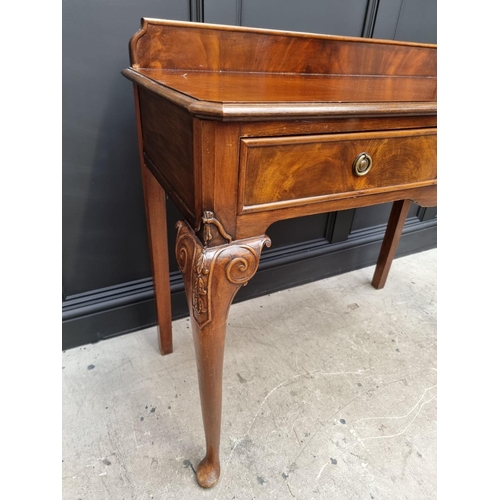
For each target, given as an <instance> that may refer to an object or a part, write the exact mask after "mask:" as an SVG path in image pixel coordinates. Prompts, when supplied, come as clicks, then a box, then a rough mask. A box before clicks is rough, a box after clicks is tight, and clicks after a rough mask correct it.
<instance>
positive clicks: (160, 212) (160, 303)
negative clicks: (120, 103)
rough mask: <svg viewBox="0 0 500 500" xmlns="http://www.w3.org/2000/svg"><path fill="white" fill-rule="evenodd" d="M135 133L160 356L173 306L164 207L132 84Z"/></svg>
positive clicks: (166, 347)
mask: <svg viewBox="0 0 500 500" xmlns="http://www.w3.org/2000/svg"><path fill="white" fill-rule="evenodd" d="M134 100H135V110H136V123H137V136H138V138H139V151H140V165H141V176H142V187H143V192H144V204H145V209H146V225H147V228H148V237H149V251H150V258H151V274H152V276H153V284H154V288H155V303H156V316H157V320H158V327H157V328H158V346H159V349H160V353H161V354H162V355H165V354H170V353H171V352H172V351H173V342H172V307H171V300H170V269H169V259H168V251H167V249H168V237H167V211H166V209H167V207H166V196H165V191H164V190H163V188H162V186H161V185H160V184H159V183H158V181H157V180H156V178H155V177H154V175H153V174H152V173H151V171H150V170H149V169H148V168H147V167H146V164H145V162H144V155H143V146H144V144H143V141H142V137H143V136H142V124H141V120H140V116H141V113H140V103H139V93H138V88H137V87H134Z"/></svg>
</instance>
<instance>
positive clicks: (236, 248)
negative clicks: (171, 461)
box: [175, 222, 270, 488]
mask: <svg viewBox="0 0 500 500" xmlns="http://www.w3.org/2000/svg"><path fill="white" fill-rule="evenodd" d="M177 228H178V233H177V242H176V251H175V252H176V257H177V261H178V263H179V269H180V271H181V273H182V275H183V278H184V284H185V287H186V295H187V299H188V305H189V310H190V313H191V326H192V330H193V340H194V346H195V351H196V363H197V366H198V384H199V389H200V399H201V410H202V415H203V427H204V429H205V440H206V450H207V451H206V455H205V458H203V460H202V461H201V462H200V464H199V465H198V469H197V471H196V477H197V479H198V483H199V484H200V485H201V486H203V487H205V488H210V487H211V486H214V485H215V484H216V483H217V481H218V479H219V475H220V460H219V444H220V429H221V414H222V367H223V360H224V342H225V338H226V321H227V315H228V312H229V307H230V305H231V302H232V301H233V298H234V296H235V295H236V292H237V291H238V290H239V289H240V287H241V286H242V285H245V284H246V283H247V282H248V281H249V280H250V278H251V277H252V276H253V275H254V274H255V272H256V271H257V267H258V265H259V260H260V255H261V251H262V247H263V245H264V244H267V245H269V244H270V240H269V238H267V237H266V236H261V237H257V238H249V239H245V240H240V241H235V242H232V243H230V244H226V245H221V246H215V247H210V248H207V247H205V246H203V245H202V244H201V242H200V241H199V240H198V238H196V236H195V235H194V233H193V231H192V230H191V228H190V227H189V226H188V225H187V224H186V223H184V222H179V223H177Z"/></svg>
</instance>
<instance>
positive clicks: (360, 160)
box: [352, 153, 373, 177]
mask: <svg viewBox="0 0 500 500" xmlns="http://www.w3.org/2000/svg"><path fill="white" fill-rule="evenodd" d="M372 165H373V161H372V157H371V156H370V155H369V154H368V153H360V154H359V155H358V156H357V157H356V159H355V160H354V163H353V164H352V171H353V173H354V175H357V176H358V177H362V176H363V175H366V174H367V173H368V172H369V171H370V169H371V168H372Z"/></svg>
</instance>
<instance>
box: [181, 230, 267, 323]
mask: <svg viewBox="0 0 500 500" xmlns="http://www.w3.org/2000/svg"><path fill="white" fill-rule="evenodd" d="M264 245H266V246H268V247H269V246H270V245H271V240H270V239H269V238H268V237H267V236H265V235H263V236H258V237H256V238H248V239H245V240H239V241H233V242H231V243H229V244H227V245H221V246H216V247H211V248H207V247H205V246H203V245H202V243H201V242H200V240H199V239H198V238H197V237H196V235H195V233H194V232H193V230H192V229H191V228H190V227H189V226H188V225H187V224H186V223H185V222H178V223H177V241H176V248H175V255H176V258H177V263H178V264H179V269H180V271H181V273H182V275H183V277H184V283H185V286H186V293H187V298H188V304H189V307H190V310H191V314H192V316H193V319H194V320H195V321H196V323H197V324H198V326H199V327H200V328H204V327H205V326H206V325H207V324H208V323H210V322H211V321H212V320H214V318H215V317H216V316H217V317H219V318H221V317H226V316H227V309H228V307H229V305H230V304H231V302H232V300H233V297H234V295H235V294H236V292H237V291H238V290H239V288H240V287H241V286H242V285H246V284H247V283H248V281H249V280H250V279H251V278H252V276H254V274H255V273H256V272H257V268H258V266H259V261H260V255H261V252H262V248H263V247H264ZM214 293H215V294H217V302H218V303H219V304H220V305H222V304H224V305H226V307H224V306H223V309H224V310H223V311H214V306H213V295H214ZM221 313H222V314H221Z"/></svg>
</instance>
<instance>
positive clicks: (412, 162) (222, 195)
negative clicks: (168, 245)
mask: <svg viewBox="0 0 500 500" xmlns="http://www.w3.org/2000/svg"><path fill="white" fill-rule="evenodd" d="M436 52H437V51H436V46H435V45H424V44H415V43H406V42H392V41H384V40H367V39H362V38H348V37H334V36H326V35H325V36H323V35H309V34H304V33H290V32H278V31H273V30H259V29H254V28H241V27H231V26H216V25H207V24H199V23H181V22H174V21H163V20H154V19H145V20H143V24H142V28H141V30H140V31H139V32H137V33H136V34H135V35H134V37H132V40H131V42H130V57H131V64H132V67H131V68H127V69H125V70H124V71H123V72H122V73H123V74H124V76H126V77H127V78H128V79H130V80H131V81H132V82H134V84H135V85H137V86H138V87H139V88H140V99H141V113H140V119H139V124H140V122H141V121H142V126H143V135H144V144H142V142H141V139H140V141H139V144H140V147H141V150H143V152H144V155H143V158H144V165H145V166H146V167H147V169H148V170H149V172H148V175H149V173H152V174H153V175H154V176H155V178H156V179H157V180H158V182H159V183H160V184H161V185H162V186H163V187H164V188H165V189H166V190H167V192H168V194H169V195H171V196H172V199H173V200H174V201H175V202H176V204H178V206H179V208H180V209H181V211H182V213H183V214H184V215H185V216H186V218H187V221H188V223H189V224H188V223H186V222H181V223H179V224H178V235H177V242H176V256H177V260H178V264H179V268H180V270H181V272H182V274H183V278H184V282H185V287H186V293H187V299H188V304H189V308H190V313H191V324H192V329H193V337H194V344H195V349H196V359H197V365H198V379H199V387H200V396H201V404H202V414H203V423H204V428H205V437H206V445H207V453H206V456H205V458H204V459H203V460H202V461H201V463H200V465H199V466H198V470H197V478H198V482H199V484H200V485H202V486H204V487H211V486H213V485H214V484H215V483H216V482H217V481H218V479H219V475H220V463H219V441H220V424H221V401H222V365H223V357H224V340H225V333H226V319H227V314H228V311H229V307H230V304H231V301H232V299H233V297H234V295H235V293H236V292H237V290H238V289H239V288H240V287H241V286H242V285H244V284H245V283H246V282H247V281H248V280H249V279H250V278H251V277H252V276H253V275H254V273H255V272H256V270H257V266H258V263H259V259H260V252H261V249H262V246H263V245H264V244H269V239H268V238H267V237H266V236H265V232H266V230H267V228H268V227H269V225H270V224H272V223H273V222H276V221H278V220H282V219H289V218H293V217H300V216H304V215H312V214H319V213H324V212H331V211H337V210H345V209H350V208H356V207H366V206H370V205H375V204H378V203H384V202H396V203H395V204H394V209H393V212H392V215H391V222H390V223H389V226H388V230H387V233H386V238H385V240H384V244H383V247H382V251H381V257H380V261H379V265H378V266H377V272H376V276H375V277H374V286H383V282H385V278H386V276H387V273H388V270H389V268H390V264H391V261H392V259H393V257H394V253H395V249H396V246H397V242H398V241H399V237H400V234H401V229H402V225H403V224H404V219H405V216H406V211H407V208H408V206H409V204H410V201H408V200H413V201H415V202H417V203H419V204H420V205H422V206H434V205H435V204H436V196H437V169H436V121H437V119H436V113H437V107H436ZM361 152H365V153H368V154H369V155H370V156H371V157H372V159H373V166H372V170H371V171H370V172H369V173H368V174H367V175H366V176H364V177H357V176H355V175H354V174H353V171H352V164H353V161H354V160H355V158H356V157H357V156H358V155H359V154H360V153H361ZM145 178H146V181H147V175H146V176H145ZM154 196H155V195H154V193H153V189H151V190H150V191H148V194H147V197H148V200H147V202H146V203H147V204H150V206H152V207H153V208H154V207H156V208H158V207H159V203H158V199H159V198H157V199H156V201H155V199H154ZM149 198H151V199H149ZM401 200H403V201H401ZM212 226H213V227H212ZM158 233H159V234H160V230H158ZM197 234H198V235H199V236H198V237H197V236H196V235H197ZM199 238H200V239H199ZM161 239H163V236H161ZM153 240H154V239H153ZM153 240H152V243H151V244H152V245H153V246H154V245H155V241H153ZM200 240H202V241H203V244H202V243H201V241H200ZM156 241H160V239H157V240H156ZM227 242H229V243H227ZM160 253H161V252H160ZM158 286H165V287H166V285H161V284H160V282H158ZM165 289H166V288H165Z"/></svg>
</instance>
